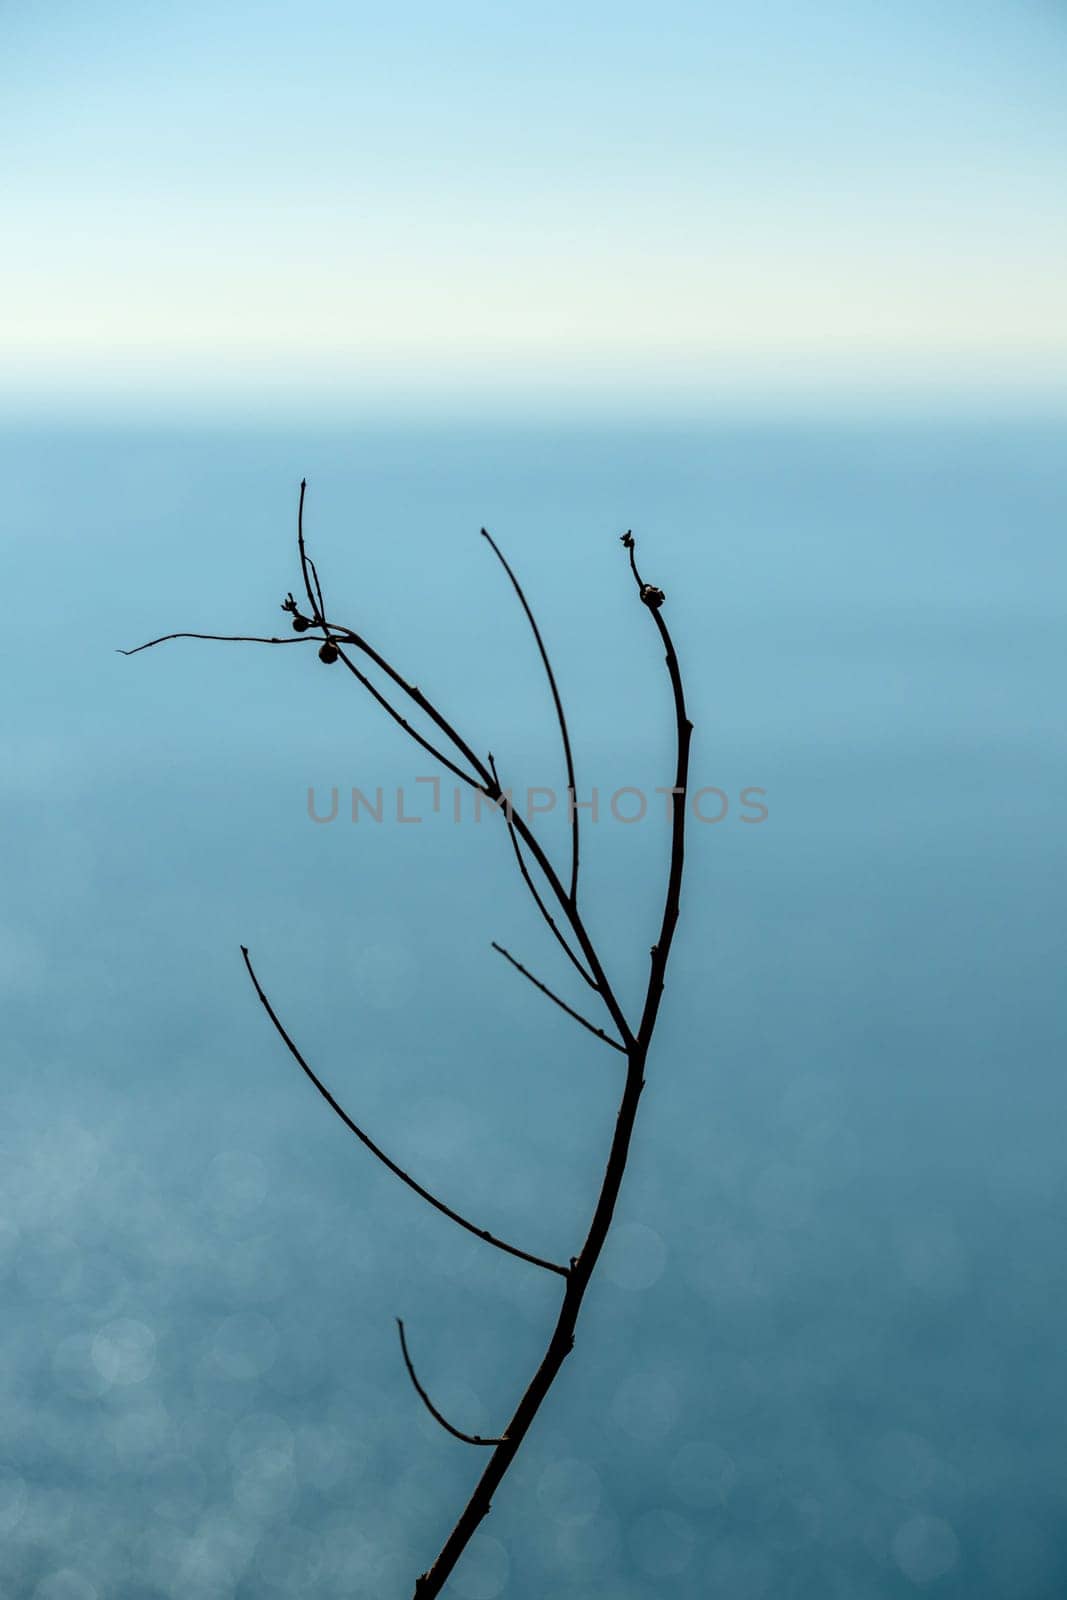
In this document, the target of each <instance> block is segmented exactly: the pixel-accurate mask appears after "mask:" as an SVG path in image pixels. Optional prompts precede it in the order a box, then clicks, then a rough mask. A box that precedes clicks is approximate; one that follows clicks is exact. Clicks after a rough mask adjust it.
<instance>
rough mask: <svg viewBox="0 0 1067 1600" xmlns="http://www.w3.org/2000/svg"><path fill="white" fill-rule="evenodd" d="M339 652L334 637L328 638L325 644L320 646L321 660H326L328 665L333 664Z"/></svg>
mask: <svg viewBox="0 0 1067 1600" xmlns="http://www.w3.org/2000/svg"><path fill="white" fill-rule="evenodd" d="M339 654H340V652H339V651H338V649H337V646H336V645H335V644H334V642H333V640H332V639H327V641H326V643H325V644H322V645H320V646H319V660H320V661H325V663H326V665H327V666H328V667H330V666H332V665H333V663H334V662H335V661H336V660H337V657H338V655H339Z"/></svg>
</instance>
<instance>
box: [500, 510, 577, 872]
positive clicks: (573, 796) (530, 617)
mask: <svg viewBox="0 0 1067 1600" xmlns="http://www.w3.org/2000/svg"><path fill="white" fill-rule="evenodd" d="M482 538H483V539H487V540H488V542H489V546H490V549H491V550H492V552H493V554H494V555H495V556H496V558H497V560H498V561H499V562H500V565H501V566H502V567H503V569H504V571H505V572H506V573H507V575H508V577H509V578H510V579H511V586H512V588H513V589H514V590H515V593H516V594H517V595H518V597H519V601H520V603H521V605H522V609H523V610H524V611H525V613H526V620H527V622H529V624H530V627H531V629H532V630H533V636H534V638H535V640H536V641H537V648H538V650H539V651H540V652H541V660H542V662H543V663H544V668H545V674H546V676H547V678H548V686H549V688H550V689H551V690H552V699H553V700H554V701H555V704H556V717H557V719H558V721H559V732H560V737H561V739H562V740H563V759H564V761H565V762H566V765H567V793H568V794H569V795H570V808H571V888H570V898H571V901H572V903H573V902H575V901H576V900H577V898H578V804H577V801H578V791H577V789H576V787H575V782H574V758H573V756H572V755H571V740H570V734H569V733H568V732H567V718H566V717H565V716H564V714H563V701H562V700H561V699H560V697H559V689H558V688H557V687H556V675H555V673H554V672H553V671H552V663H551V662H550V661H549V659H548V651H547V650H546V649H545V643H544V640H543V639H542V638H541V630H540V628H539V627H538V626H537V622H536V620H535V618H534V614H533V612H532V611H531V610H530V606H529V602H528V601H527V599H526V596H525V594H524V593H523V590H522V585H521V584H520V583H519V580H518V578H516V576H515V574H514V572H513V571H512V570H511V567H510V565H509V564H508V562H507V560H506V558H505V557H504V555H503V553H502V551H501V549H500V546H499V545H498V544H497V542H496V540H495V539H494V538H493V536H492V534H491V533H489V532H488V530H487V529H485V528H483V529H482Z"/></svg>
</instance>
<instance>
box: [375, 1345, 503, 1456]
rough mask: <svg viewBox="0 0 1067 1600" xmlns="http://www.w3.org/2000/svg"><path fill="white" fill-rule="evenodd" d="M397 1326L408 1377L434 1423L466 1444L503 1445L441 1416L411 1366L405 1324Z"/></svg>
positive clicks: (499, 1440) (497, 1440) (498, 1440)
mask: <svg viewBox="0 0 1067 1600" xmlns="http://www.w3.org/2000/svg"><path fill="white" fill-rule="evenodd" d="M396 1325H397V1327H398V1329H399V1330H400V1348H401V1350H402V1351H403V1353H404V1365H405V1367H407V1369H408V1377H409V1378H410V1379H411V1381H412V1383H413V1384H414V1386H415V1393H416V1394H417V1395H418V1397H419V1399H420V1400H421V1401H422V1403H423V1405H424V1406H425V1407H426V1409H427V1411H428V1412H429V1413H430V1415H431V1417H432V1418H433V1419H434V1421H435V1422H439V1423H440V1424H441V1426H442V1428H444V1430H445V1432H446V1433H450V1434H451V1435H452V1437H453V1439H462V1441H463V1443H464V1444H488V1445H495V1444H503V1443H504V1441H503V1439H483V1438H482V1437H481V1435H480V1434H477V1433H463V1432H462V1430H461V1429H459V1428H454V1427H453V1426H452V1424H451V1423H450V1422H449V1421H448V1420H447V1418H445V1417H443V1416H442V1415H441V1413H440V1412H439V1411H438V1409H437V1407H436V1406H435V1405H434V1403H433V1401H432V1400H431V1399H430V1397H429V1395H428V1394H427V1393H426V1390H425V1389H424V1388H423V1387H422V1384H421V1383H420V1382H419V1380H418V1378H417V1377H416V1376H415V1368H414V1367H413V1366H412V1365H411V1357H410V1356H409V1355H408V1342H407V1340H406V1339H405V1337H404V1324H403V1322H402V1321H401V1320H400V1318H399V1317H397V1319H396Z"/></svg>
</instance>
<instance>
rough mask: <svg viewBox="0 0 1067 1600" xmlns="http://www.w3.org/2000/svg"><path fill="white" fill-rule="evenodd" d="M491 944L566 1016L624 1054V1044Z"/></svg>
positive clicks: (502, 949)
mask: <svg viewBox="0 0 1067 1600" xmlns="http://www.w3.org/2000/svg"><path fill="white" fill-rule="evenodd" d="M492 944H493V949H494V950H496V951H497V952H498V954H500V955H502V956H503V957H504V960H505V961H510V962H511V965H512V966H513V967H514V968H515V970H516V972H521V973H522V975H523V977H524V978H529V980H530V982H531V983H532V984H533V986H534V988H535V989H540V991H541V993H542V994H546V995H547V996H548V998H549V999H550V1000H552V1001H554V1002H555V1004H556V1005H557V1006H559V1008H560V1010H561V1011H565V1012H566V1013H567V1015H568V1017H573V1018H574V1020H575V1022H580V1023H581V1025H582V1027H583V1028H588V1029H589V1032H590V1033H595V1034H596V1036H597V1038H598V1039H602V1040H603V1041H604V1043H605V1044H610V1046H611V1048H612V1049H613V1050H619V1051H621V1052H622V1054H623V1055H625V1054H626V1046H625V1045H624V1044H619V1042H618V1040H617V1039H612V1038H611V1037H610V1036H609V1035H608V1034H606V1033H605V1032H604V1030H603V1028H598V1027H597V1026H596V1024H595V1023H592V1022H587V1021H586V1019H585V1017H583V1016H582V1015H581V1014H580V1013H579V1012H577V1011H575V1010H574V1008H573V1006H569V1005H568V1004H567V1002H566V1000H561V999H560V997H559V995H558V994H554V993H553V991H552V990H551V989H550V988H549V987H548V985H547V984H546V983H542V982H541V980H540V978H535V977H534V975H533V973H532V972H527V970H526V968H525V967H524V966H523V964H522V962H521V961H516V960H515V957H514V956H513V955H512V954H511V952H510V950H505V949H504V946H503V945H502V944H497V942H496V940H495V939H494V940H493V941H492Z"/></svg>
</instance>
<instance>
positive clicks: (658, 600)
mask: <svg viewBox="0 0 1067 1600" xmlns="http://www.w3.org/2000/svg"><path fill="white" fill-rule="evenodd" d="M622 543H623V545H624V546H625V548H626V550H627V552H628V554H629V557H630V569H631V571H632V572H633V575H634V581H635V583H636V584H637V591H638V595H639V598H640V599H641V601H642V602H643V604H644V605H645V606H646V607H647V608H648V610H649V611H650V612H651V614H652V620H653V622H654V623H655V624H656V627H657V629H658V631H659V636H660V638H661V640H662V641H663V649H664V654H665V658H666V662H667V675H668V677H669V678H670V683H671V694H672V696H673V699H674V722H675V733H676V739H677V751H678V757H677V767H676V771H675V778H674V794H675V801H674V808H673V811H672V824H671V861H670V867H669V869H668V873H667V892H666V897H665V900H664V905H663V919H662V922H661V924H660V931H659V937H658V939H657V940H656V943H655V944H654V945H653V946H652V967H651V971H650V973H649V980H648V990H647V993H646V995H645V1005H644V1010H643V1011H642V1013H641V1022H640V1025H639V1027H638V1030H637V1036H638V1039H639V1040H641V1041H643V1043H644V1045H645V1048H646V1049H647V1047H648V1042H649V1040H650V1039H651V1037H652V1030H653V1028H654V1027H655V1025H656V1014H657V1012H658V1011H659V1003H660V999H661V998H662V995H663V975H664V972H665V970H666V967H667V957H668V956H669V954H670V949H671V942H672V941H673V939H674V930H675V926H676V925H677V922H678V910H679V905H680V901H681V891H682V867H683V864H684V859H685V797H686V787H687V785H688V782H689V745H690V741H691V739H692V734H693V724H692V723H691V722H690V720H689V716H688V713H687V712H686V708H685V690H684V689H683V687H682V673H681V668H680V667H679V665H678V656H677V653H676V652H675V648H674V642H673V640H672V639H671V636H670V631H669V629H668V627H667V624H666V623H665V622H664V620H663V614H662V606H663V601H664V599H665V596H664V593H663V590H662V589H657V588H656V587H655V586H654V585H653V584H650V583H645V582H644V580H643V579H642V577H641V574H640V573H639V572H638V570H637V561H636V560H635V558H634V536H633V534H632V532H630V531H629V530H627V532H626V533H624V534H623V536H622Z"/></svg>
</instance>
